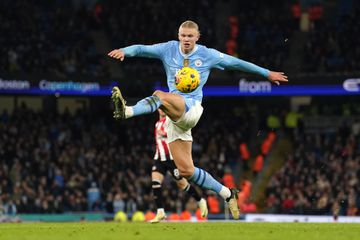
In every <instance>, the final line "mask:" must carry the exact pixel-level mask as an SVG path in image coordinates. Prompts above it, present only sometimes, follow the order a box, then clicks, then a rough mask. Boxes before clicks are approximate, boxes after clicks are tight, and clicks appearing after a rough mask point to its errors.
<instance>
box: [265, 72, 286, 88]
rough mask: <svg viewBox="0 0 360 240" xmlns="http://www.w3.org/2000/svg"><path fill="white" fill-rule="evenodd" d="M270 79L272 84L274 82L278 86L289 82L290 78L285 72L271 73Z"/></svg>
mask: <svg viewBox="0 0 360 240" xmlns="http://www.w3.org/2000/svg"><path fill="white" fill-rule="evenodd" d="M268 79H269V81H270V82H273V83H275V84H277V85H280V83H284V82H288V81H289V80H288V77H287V76H286V75H285V73H283V72H273V71H269V75H268Z"/></svg>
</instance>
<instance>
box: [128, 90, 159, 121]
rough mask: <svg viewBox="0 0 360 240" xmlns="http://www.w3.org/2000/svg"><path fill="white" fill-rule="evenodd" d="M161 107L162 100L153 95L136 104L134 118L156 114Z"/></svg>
mask: <svg viewBox="0 0 360 240" xmlns="http://www.w3.org/2000/svg"><path fill="white" fill-rule="evenodd" d="M160 106H161V101H160V98H158V97H157V96H155V95H153V96H150V97H147V98H144V99H142V100H140V101H139V102H137V103H136V105H135V106H133V107H132V109H133V111H134V115H133V116H138V115H143V114H147V113H153V112H155V111H156V110H157V109H158V108H159V107H160Z"/></svg>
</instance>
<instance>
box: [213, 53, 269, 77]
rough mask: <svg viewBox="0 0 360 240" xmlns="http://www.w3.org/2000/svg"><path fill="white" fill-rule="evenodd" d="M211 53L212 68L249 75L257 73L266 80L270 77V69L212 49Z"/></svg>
mask: <svg viewBox="0 0 360 240" xmlns="http://www.w3.org/2000/svg"><path fill="white" fill-rule="evenodd" d="M209 53H210V56H211V59H212V66H213V67H214V68H219V69H224V68H226V69H234V70H241V71H244V72H248V73H255V74H258V75H260V76H263V77H265V78H267V77H268V76H269V70H268V69H266V68H262V67H260V66H258V65H255V64H253V63H250V62H247V61H244V60H241V59H239V58H236V57H233V56H230V55H228V54H225V53H222V52H219V51H218V50H215V49H211V48H210V49H209Z"/></svg>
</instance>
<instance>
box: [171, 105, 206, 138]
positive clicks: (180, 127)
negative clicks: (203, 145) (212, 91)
mask: <svg viewBox="0 0 360 240" xmlns="http://www.w3.org/2000/svg"><path fill="white" fill-rule="evenodd" d="M203 111H204V109H203V107H202V106H201V103H200V102H199V101H196V102H195V104H194V105H193V106H192V107H190V109H189V110H188V111H187V112H185V113H184V115H182V117H181V118H180V119H179V120H177V121H176V122H174V121H172V120H171V119H170V118H169V117H166V122H165V129H166V132H167V142H168V143H171V142H173V141H175V140H177V139H181V140H183V141H190V142H192V140H193V138H192V136H191V129H192V128H193V127H195V125H196V124H197V123H198V121H199V120H200V117H201V115H202V113H203Z"/></svg>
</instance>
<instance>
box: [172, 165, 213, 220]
mask: <svg viewBox="0 0 360 240" xmlns="http://www.w3.org/2000/svg"><path fill="white" fill-rule="evenodd" d="M166 166H167V170H168V171H169V172H170V173H171V175H172V176H173V178H174V179H175V181H176V185H177V186H178V187H179V188H180V189H181V190H183V191H184V192H185V193H187V194H189V195H190V196H192V197H193V198H194V199H195V200H196V201H197V202H198V204H199V208H200V212H201V216H202V217H207V214H208V208H207V203H206V200H205V199H204V198H201V196H200V193H199V192H198V191H197V190H196V189H195V188H194V187H193V186H191V184H190V183H189V182H188V181H187V180H186V178H183V177H181V176H180V173H179V170H178V169H177V168H176V165H175V163H174V161H168V162H166Z"/></svg>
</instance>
